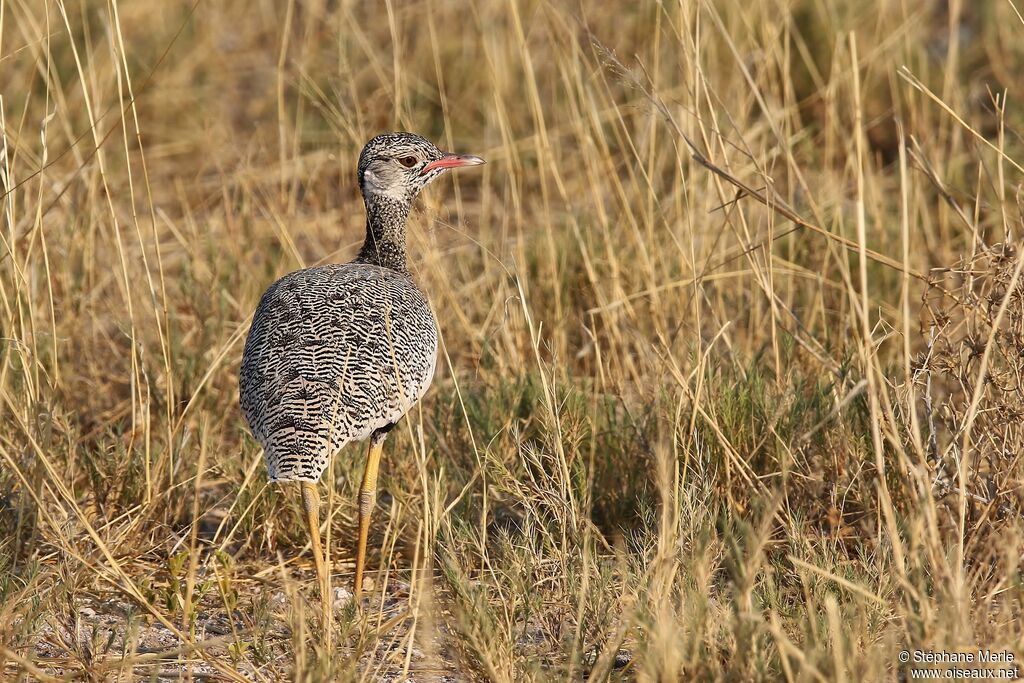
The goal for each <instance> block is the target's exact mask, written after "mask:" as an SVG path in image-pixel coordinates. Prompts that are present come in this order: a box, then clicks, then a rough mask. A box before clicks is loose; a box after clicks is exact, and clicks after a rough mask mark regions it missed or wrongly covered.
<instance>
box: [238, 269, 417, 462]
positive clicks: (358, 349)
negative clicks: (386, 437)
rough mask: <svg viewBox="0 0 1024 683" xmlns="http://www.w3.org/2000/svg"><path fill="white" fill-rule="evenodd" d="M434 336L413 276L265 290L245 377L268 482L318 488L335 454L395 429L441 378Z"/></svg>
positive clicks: (343, 273)
mask: <svg viewBox="0 0 1024 683" xmlns="http://www.w3.org/2000/svg"><path fill="white" fill-rule="evenodd" d="M436 360H437V329H436V328H435V326H434V317H433V315H432V314H431V312H430V307H429V305H428V304H427V300H426V298H425V297H424V296H423V294H422V292H420V290H419V288H418V287H417V286H416V284H415V283H414V282H413V280H412V278H411V277H410V276H409V275H408V274H407V273H402V272H398V271H394V270H391V269H389V268H384V267H381V266H377V265H371V264H368V263H348V264H344V265H329V266H319V267H317V268H307V269H306V270H300V271H298V272H295V273H292V274H290V275H286V276H285V277H283V278H281V279H280V280H278V281H277V282H275V283H274V284H273V285H271V287H270V289H268V290H267V291H266V293H265V294H264V295H263V299H262V300H261V301H260V305H259V308H257V309H256V314H255V316H254V317H253V323H252V328H251V330H250V332H249V338H248V340H247V341H246V344H245V352H244V354H243V361H242V371H241V377H240V382H239V384H240V387H241V404H242V411H243V412H244V413H245V417H246V419H247V420H248V421H249V425H250V427H251V428H252V432H253V435H254V436H255V437H256V440H257V441H259V442H260V444H262V445H263V450H264V456H265V458H266V462H267V470H268V473H269V475H270V480H271V481H292V480H300V481H318V480H319V479H320V475H321V474H322V473H323V471H324V469H325V468H326V467H327V461H328V458H329V457H330V455H331V454H333V453H335V452H337V451H338V450H339V449H340V448H341V447H342V446H344V445H345V444H346V443H348V442H349V441H362V440H363V439H366V438H367V437H369V436H370V435H371V434H373V432H375V431H377V430H380V429H385V428H388V427H390V426H392V425H394V423H395V422H397V421H398V420H399V419H401V417H402V416H403V415H405V413H406V412H407V411H408V410H409V408H410V407H412V405H413V404H415V403H416V402H417V401H419V400H420V398H422V396H423V394H424V393H425V392H426V390H427V388H428V387H429V386H430V380H431V378H432V377H433V375H434V365H435V362H436Z"/></svg>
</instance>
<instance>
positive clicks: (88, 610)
mask: <svg viewBox="0 0 1024 683" xmlns="http://www.w3.org/2000/svg"><path fill="white" fill-rule="evenodd" d="M78 615H79V616H82V617H94V616H96V610H94V609H93V608H92V607H83V608H82V609H80V610H78Z"/></svg>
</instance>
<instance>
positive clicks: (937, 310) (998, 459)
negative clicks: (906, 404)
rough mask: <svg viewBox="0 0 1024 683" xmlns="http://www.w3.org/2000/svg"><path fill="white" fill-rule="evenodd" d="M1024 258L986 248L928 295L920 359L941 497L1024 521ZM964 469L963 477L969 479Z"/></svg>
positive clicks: (975, 516) (975, 514)
mask: <svg viewBox="0 0 1024 683" xmlns="http://www.w3.org/2000/svg"><path fill="white" fill-rule="evenodd" d="M1021 263H1022V259H1021V252H1020V249H1019V248H1017V247H1016V246H1015V245H1014V244H1012V243H1010V242H1004V243H1000V244H994V245H992V246H987V247H981V248H979V249H977V251H976V252H975V253H974V254H972V255H970V256H967V257H964V258H963V259H961V260H960V261H959V262H958V263H957V264H956V265H954V266H953V267H951V268H948V269H944V270H943V271H941V272H939V274H938V276H937V277H936V278H934V279H933V280H932V281H931V282H930V283H929V285H928V289H927V292H926V295H925V297H924V305H923V307H922V334H923V335H924V336H925V338H926V341H927V347H926V349H925V350H923V351H922V352H921V353H920V354H919V356H918V359H917V370H918V378H919V383H920V390H921V393H922V396H923V398H924V407H925V413H926V416H927V421H926V428H927V430H928V441H927V456H928V460H929V462H930V463H931V464H932V466H933V467H934V470H935V482H936V484H937V485H936V487H935V490H936V494H937V497H938V498H939V499H940V500H942V501H943V502H945V503H947V504H950V505H953V504H954V501H956V500H958V499H959V495H957V494H958V492H959V491H964V492H965V493H966V498H967V501H966V507H967V510H966V514H967V515H968V517H969V521H970V522H971V523H973V524H977V523H979V522H981V521H982V520H984V519H985V518H992V517H995V518H1005V517H1008V516H1019V514H1020V511H1021V504H1022V498H1021V491H1020V481H1019V479H1020V477H1019V468H1018V460H1019V458H1020V457H1021V455H1022V454H1024V419H1022V418H1024V278H1021ZM961 468H962V470H963V471H962V472H961Z"/></svg>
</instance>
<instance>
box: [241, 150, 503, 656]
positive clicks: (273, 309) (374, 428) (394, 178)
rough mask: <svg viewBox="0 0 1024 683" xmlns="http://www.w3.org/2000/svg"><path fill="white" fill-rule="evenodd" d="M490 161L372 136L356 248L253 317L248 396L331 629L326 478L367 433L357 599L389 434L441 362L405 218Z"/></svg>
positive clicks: (266, 300)
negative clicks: (467, 169)
mask: <svg viewBox="0 0 1024 683" xmlns="http://www.w3.org/2000/svg"><path fill="white" fill-rule="evenodd" d="M483 163H485V162H484V160H483V159H482V158H480V157H478V156H473V155H468V154H454V153H451V152H444V151H441V150H440V149H439V148H438V147H437V146H436V145H434V144H433V143H431V142H430V141H429V140H427V139H426V138H424V137H422V136H420V135H416V134H415V133H407V132H394V133H385V134H381V135H378V136H376V137H374V138H373V139H371V140H370V141H369V142H368V143H366V146H365V147H363V149H362V152H361V153H360V155H359V163H358V169H357V180H358V184H359V188H360V191H361V192H362V196H363V204H364V206H365V209H366V237H365V239H364V241H363V245H362V248H361V249H360V250H359V253H358V255H357V256H356V257H355V259H353V260H352V261H349V262H348V263H341V264H337V263H335V264H326V265H320V266H315V267H311V268H305V269H302V270H298V271H295V272H292V273H289V274H288V275H285V276H284V277H282V278H281V279H279V280H277V281H276V282H274V283H273V284H272V285H270V287H269V288H268V289H267V290H266V291H265V292H264V294H263V296H262V297H261V299H260V302H259V305H258V306H257V308H256V311H255V313H254V314H253V318H252V323H251V326H250V329H249V335H248V337H247V338H246V342H245V348H244V350H243V352H242V362H241V367H240V369H239V403H240V407H241V409H242V413H243V415H244V416H245V419H246V422H247V423H248V425H249V429H250V431H251V432H252V434H253V436H254V438H255V439H256V441H257V442H259V444H260V445H261V446H262V448H263V456H264V461H265V462H266V466H267V474H268V478H269V480H270V482H271V483H275V484H276V483H284V482H297V483H298V484H299V487H300V489H301V494H302V504H303V509H304V512H305V522H306V525H307V526H308V531H309V536H310V545H311V546H312V551H313V559H314V563H315V565H316V571H317V576H318V580H319V584H320V595H321V608H322V612H323V614H322V621H323V623H324V628H325V630H327V631H328V633H329V624H330V622H331V600H330V596H331V583H330V570H329V567H328V566H327V565H326V563H325V561H324V553H323V548H322V545H321V540H320V519H319V509H320V497H319V493H318V490H317V483H318V482H319V481H320V477H321V475H322V474H323V472H324V470H325V469H326V467H327V464H328V462H329V459H330V458H331V457H332V456H333V455H334V454H336V453H338V452H339V451H340V450H341V449H342V447H343V446H345V445H346V444H348V443H350V442H357V441H368V443H369V447H368V449H367V451H366V462H365V468H364V471H363V477H362V482H361V484H360V487H359V500H358V506H359V532H358V533H359V535H358V541H357V547H356V567H355V576H354V578H353V589H354V590H353V594H354V596H355V600H356V602H357V604H358V601H359V599H360V596H361V594H362V590H363V573H364V569H365V565H366V544H367V536H368V533H369V526H370V516H371V513H372V511H373V507H374V504H375V502H376V491H377V474H378V471H379V466H380V459H381V454H382V452H383V444H384V440H385V438H386V437H387V435H388V432H389V431H390V430H391V429H392V428H394V427H395V425H396V424H397V423H398V422H399V421H400V420H401V419H402V417H403V416H404V415H405V414H406V413H408V412H409V410H410V409H411V408H412V407H413V406H414V405H415V404H416V403H417V402H418V401H419V400H420V399H421V398H423V395H424V394H425V393H426V391H427V389H428V388H429V386H430V383H431V380H432V378H433V375H434V368H435V366H436V364H437V324H436V322H435V319H434V315H433V313H432V312H431V308H430V304H429V302H428V300H427V298H426V296H425V295H424V293H423V291H422V290H421V289H420V288H419V286H418V285H417V284H416V281H415V280H414V279H413V277H412V274H411V273H410V272H409V267H408V257H407V249H406V222H407V220H408V218H409V213H410V210H411V208H412V204H413V200H414V199H415V198H416V196H417V195H418V194H419V192H420V190H422V189H423V188H424V187H426V186H427V185H429V184H430V183H431V182H433V181H434V180H436V179H437V178H438V177H440V176H441V175H442V174H444V173H445V172H446V171H448V170H450V169H455V168H460V167H464V166H476V165H479V164H483ZM328 642H329V641H328Z"/></svg>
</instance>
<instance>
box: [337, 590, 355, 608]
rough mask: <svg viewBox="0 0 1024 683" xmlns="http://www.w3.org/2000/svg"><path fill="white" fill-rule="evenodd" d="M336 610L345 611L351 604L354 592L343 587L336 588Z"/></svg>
mask: <svg viewBox="0 0 1024 683" xmlns="http://www.w3.org/2000/svg"><path fill="white" fill-rule="evenodd" d="M333 592H334V609H345V608H346V607H348V606H349V604H351V602H352V599H353V597H354V596H353V595H352V592H351V591H349V590H348V589H346V588H342V587H341V586H337V587H335V588H334V591H333Z"/></svg>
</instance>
